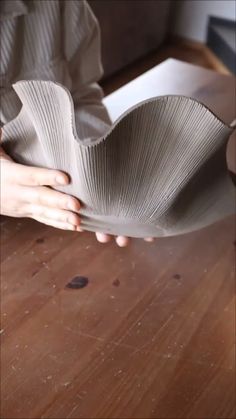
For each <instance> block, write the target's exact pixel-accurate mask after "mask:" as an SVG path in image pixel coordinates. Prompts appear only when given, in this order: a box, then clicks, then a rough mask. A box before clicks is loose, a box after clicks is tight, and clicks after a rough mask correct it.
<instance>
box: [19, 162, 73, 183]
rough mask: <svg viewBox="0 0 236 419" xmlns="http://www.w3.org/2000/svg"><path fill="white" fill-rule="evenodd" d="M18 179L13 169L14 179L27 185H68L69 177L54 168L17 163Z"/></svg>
mask: <svg viewBox="0 0 236 419" xmlns="http://www.w3.org/2000/svg"><path fill="white" fill-rule="evenodd" d="M17 166H18V167H17V179H16V178H15V177H16V171H14V170H13V171H12V181H13V182H14V181H17V183H18V184H19V183H20V184H21V185H25V186H40V185H47V186H56V185H67V184H68V183H69V177H68V176H67V175H66V174H65V173H63V172H61V171H59V170H53V169H42V168H38V167H28V166H23V165H21V164H18V165H17Z"/></svg>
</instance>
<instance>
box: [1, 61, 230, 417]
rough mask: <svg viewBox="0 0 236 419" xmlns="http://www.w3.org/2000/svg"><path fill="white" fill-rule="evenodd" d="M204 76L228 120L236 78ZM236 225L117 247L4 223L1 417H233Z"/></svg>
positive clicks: (202, 82)
mask: <svg viewBox="0 0 236 419" xmlns="http://www.w3.org/2000/svg"><path fill="white" fill-rule="evenodd" d="M166 65H168V67H167V70H166V81H165V83H166V85H167V84H168V82H170V80H171V76H170V69H169V66H170V64H169V63H166ZM175 65H176V66H177V67H175ZM179 66H180V63H176V62H172V74H175V70H176V68H178V69H179V68H180V67H179ZM183 68H184V71H185V72H184V71H183V72H182V79H183V80H190V79H191V77H193V76H191V74H192V71H193V72H194V74H197V72H198V71H199V69H194V68H193V67H192V66H187V65H184V67H183ZM161 71H162V72H164V70H163V66H162V69H161ZM201 72H202V73H201V74H202V78H197V77H196V79H195V82H194V86H192V90H194V89H195V91H197V92H202V93H201V94H202V96H204V95H206V96H207V101H208V103H209V104H210V102H211V103H212V105H213V106H215V105H216V104H215V97H216V91H218V93H217V94H218V97H219V98H220V103H218V104H217V105H216V106H217V109H218V112H219V113H221V115H222V117H224V118H226V120H227V119H228V120H230V119H231V118H232V116H233V115H232V108H231V106H230V103H231V102H230V101H231V100H232V94H233V93H232V90H233V89H232V82H233V81H232V80H231V78H228V77H227V76H219V75H213V76H212V77H213V78H212V82H211V81H210V76H209V74H208V72H207V73H204V70H201ZM198 74H199V73H198ZM204 74H205V76H204ZM222 77H225V79H224V80H223V79H222ZM193 79H194V77H193V78H192V79H191V80H193ZM221 80H223V82H222V83H223V84H221ZM213 81H214V83H213ZM150 82H151V83H152V81H151V80H150ZM215 82H216V83H215ZM207 83H208V84H207ZM190 85H191V83H190V82H189V86H190ZM214 89H215V93H214ZM157 90H158V89H157ZM157 90H156V93H157V94H158V91H157ZM189 90H191V89H190V88H189ZM192 90H191V92H192ZM191 92H190V93H191ZM211 92H212V94H211ZM220 92H221V95H220ZM118 94H119V92H118ZM113 99H114V102H113V103H116V102H115V96H113ZM110 106H112V102H110ZM110 109H111V108H110ZM232 119H233V118H232ZM226 122H227V121H226ZM234 227H235V223H234V217H230V218H227V219H225V220H223V221H222V222H220V223H217V224H214V225H212V226H210V227H208V228H206V229H204V230H201V231H198V232H195V233H192V234H188V235H183V236H178V237H173V238H163V239H159V240H156V241H155V242H154V243H153V244H147V243H144V242H143V241H142V240H133V241H132V242H131V244H130V246H129V247H128V248H125V249H120V248H118V247H116V246H115V243H114V242H113V243H111V244H109V245H101V244H99V243H97V242H96V240H95V238H94V236H93V235H92V234H89V233H82V234H80V233H74V232H63V231H61V230H56V229H53V228H50V227H47V226H44V225H41V224H39V223H37V222H34V221H32V220H17V219H10V218H5V217H3V218H2V220H1V230H2V235H1V242H2V243H1V244H2V246H1V250H2V251H1V274H2V281H1V296H2V298H1V320H2V324H1V329H2V332H1V338H2V349H1V357H2V358H1V359H2V362H1V365H2V380H1V384H2V391H1V394H2V417H3V418H6V419H7V418H9V419H10V418H11V419H15V418H22V419H23V418H24V419H25V418H32V419H38V418H57V419H59V418H60V419H65V418H74V419H75V418H100V419H109V418H117V419H118V418H160V419H161V418H162V419H163V418H180V419H185V418H191V419H195V418H197V419H207V418H209V419H223V418H225V419H230V418H234V417H235V352H234V330H235V272H234V260H235V244H234V243H235V229H234ZM77 275H82V276H85V277H88V279H89V283H88V285H87V286H86V287H85V288H83V289H78V290H73V289H68V288H66V285H67V283H68V282H69V281H70V280H71V279H72V278H73V277H75V276H77Z"/></svg>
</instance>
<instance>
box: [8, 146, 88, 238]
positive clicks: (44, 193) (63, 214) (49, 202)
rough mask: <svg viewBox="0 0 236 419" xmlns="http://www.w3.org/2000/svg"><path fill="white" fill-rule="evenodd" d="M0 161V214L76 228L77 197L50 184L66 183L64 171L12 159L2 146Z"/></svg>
mask: <svg viewBox="0 0 236 419" xmlns="http://www.w3.org/2000/svg"><path fill="white" fill-rule="evenodd" d="M0 162H1V189H0V190H1V194H0V196H1V200H0V205H1V207H0V209H1V211H0V212H1V214H3V215H8V216H12V217H30V218H34V219H35V220H37V221H40V222H42V223H44V224H48V225H51V226H53V227H57V228H61V229H64V230H79V227H78V226H79V224H80V218H79V215H78V214H77V212H78V211H79V209H80V204H79V201H78V200H77V199H76V198H74V197H72V196H70V195H67V194H64V193H62V192H58V191H55V190H53V189H51V188H50V186H57V185H66V184H68V183H69V178H68V176H67V175H66V174H65V173H63V172H60V171H58V170H51V169H42V168H37V167H28V166H24V165H22V164H18V163H15V162H14V161H13V160H11V158H10V157H9V156H7V155H6V154H5V153H4V151H3V149H1V150H0Z"/></svg>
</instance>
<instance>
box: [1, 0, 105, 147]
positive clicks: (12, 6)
mask: <svg viewBox="0 0 236 419" xmlns="http://www.w3.org/2000/svg"><path fill="white" fill-rule="evenodd" d="M0 7H1V20H0V36H1V45H0V61H1V63H0V74H1V85H0V95H1V103H0V121H1V125H4V124H5V123H6V122H9V121H10V120H12V119H13V118H15V117H16V115H17V114H18V113H19V111H20V109H21V102H20V100H19V98H18V97H17V95H16V93H15V91H14V90H13V89H12V84H13V83H15V82H16V81H18V80H39V79H40V80H52V81H56V82H59V83H61V84H63V85H64V86H66V87H67V89H69V91H70V92H71V94H72V97H73V101H74V105H75V117H76V127H77V133H78V136H79V137H80V139H84V138H87V137H99V136H101V135H102V134H104V132H105V131H107V128H108V125H110V119H109V116H108V113H107V111H106V108H105V107H104V105H103V104H102V97H103V94H102V90H101V88H100V87H99V85H98V84H97V81H98V80H99V79H100V78H101V76H102V72H103V70H102V64H101V58H100V30H99V25H98V22H97V20H96V18H95V16H94V14H93V13H92V11H91V9H90V7H89V5H88V4H87V3H86V1H84V0H66V1H59V0H50V1H48V0H30V1H21V0H2V1H1V4H0Z"/></svg>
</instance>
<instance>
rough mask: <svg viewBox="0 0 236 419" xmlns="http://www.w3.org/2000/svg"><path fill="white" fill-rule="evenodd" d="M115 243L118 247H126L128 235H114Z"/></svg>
mask: <svg viewBox="0 0 236 419" xmlns="http://www.w3.org/2000/svg"><path fill="white" fill-rule="evenodd" d="M116 244H117V245H118V246H119V247H126V246H128V244H129V239H128V237H124V236H118V237H116Z"/></svg>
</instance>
